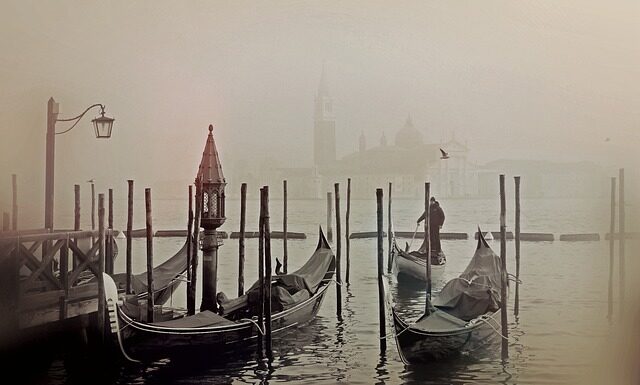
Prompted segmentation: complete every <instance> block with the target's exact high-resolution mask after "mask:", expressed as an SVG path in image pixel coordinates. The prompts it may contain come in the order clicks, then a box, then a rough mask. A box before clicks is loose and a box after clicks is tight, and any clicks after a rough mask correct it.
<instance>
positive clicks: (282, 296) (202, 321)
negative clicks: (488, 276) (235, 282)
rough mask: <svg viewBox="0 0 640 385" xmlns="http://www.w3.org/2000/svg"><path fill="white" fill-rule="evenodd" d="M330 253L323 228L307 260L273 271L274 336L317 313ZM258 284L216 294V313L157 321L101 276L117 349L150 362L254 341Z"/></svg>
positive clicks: (217, 353)
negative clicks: (229, 295)
mask: <svg viewBox="0 0 640 385" xmlns="http://www.w3.org/2000/svg"><path fill="white" fill-rule="evenodd" d="M334 270H335V257H334V255H333V252H332V251H331V248H330V247H329V244H328V242H327V240H326V239H325V237H324V234H323V233H322V231H321V232H320V235H319V240H318V246H317V248H316V250H315V251H314V253H313V255H312V256H311V257H310V258H309V260H308V261H307V262H306V263H305V264H304V265H303V266H302V267H301V268H300V269H298V270H297V271H295V272H294V273H291V274H286V275H276V276H274V277H273V282H272V308H273V309H274V313H273V314H272V334H273V336H274V338H277V337H278V336H279V335H281V334H282V333H284V332H285V331H287V330H290V329H294V328H296V327H298V326H301V325H304V324H306V323H308V322H309V321H311V320H312V319H313V318H314V317H315V316H316V314H317V313H318V311H319V309H320V306H321V304H322V301H323V298H324V295H325V293H326V291H327V289H328V288H329V286H330V283H331V281H332V280H333V274H334ZM258 289H259V286H258V285H254V286H252V287H251V288H250V289H249V290H248V291H247V293H246V294H245V295H244V296H242V297H239V298H237V299H233V300H227V299H226V296H224V295H222V294H221V293H220V294H219V295H218V302H219V303H220V308H221V314H216V313H213V312H210V311H203V312H200V313H198V314H195V315H193V316H185V315H179V316H174V317H171V318H170V319H166V320H161V321H158V322H153V323H147V322H144V321H143V320H142V317H143V316H144V313H145V312H144V311H140V310H141V309H139V308H137V307H138V306H137V303H136V301H134V304H133V306H132V304H131V303H130V301H127V300H125V301H120V300H119V298H118V292H117V288H116V285H115V282H113V280H112V279H111V278H110V277H109V276H105V296H106V297H107V308H108V309H109V317H110V320H111V325H112V332H113V333H114V334H115V335H116V337H117V341H118V343H119V345H120V348H121V350H122V352H123V354H124V355H125V357H126V358H128V359H130V360H140V361H152V360H156V359H161V358H166V357H168V358H171V357H179V356H183V355H185V354H192V353H196V352H198V351H206V353H207V354H208V355H211V357H212V359H213V358H215V359H220V357H221V356H223V355H224V354H227V353H229V352H230V349H233V351H242V350H246V349H247V348H248V347H251V346H254V345H255V339H256V338H257V336H258V333H263V331H264V327H263V325H259V324H258V321H257V319H258V318H257V316H256V314H257V308H258V306H259V305H260V304H259V302H258V301H259V300H258V297H259V295H258Z"/></svg>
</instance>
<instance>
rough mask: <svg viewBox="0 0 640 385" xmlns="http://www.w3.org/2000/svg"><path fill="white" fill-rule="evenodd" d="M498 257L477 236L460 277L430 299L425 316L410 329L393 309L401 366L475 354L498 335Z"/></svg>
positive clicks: (499, 273)
mask: <svg viewBox="0 0 640 385" xmlns="http://www.w3.org/2000/svg"><path fill="white" fill-rule="evenodd" d="M500 266H501V265H500V257H498V256H497V255H496V254H495V253H494V252H493V250H491V248H490V247H489V245H488V244H487V242H486V241H485V239H484V238H483V237H482V236H481V237H480V238H479V239H478V246H477V248H476V251H475V254H474V255H473V258H472V259H471V261H470V262H469V265H468V266H467V268H466V269H465V270H464V272H463V273H462V274H460V276H459V277H456V278H454V279H452V280H450V281H449V282H447V284H446V285H445V286H444V287H443V289H442V290H441V291H440V292H439V293H438V294H437V295H436V296H434V298H433V299H432V303H431V304H429V311H428V312H425V314H423V315H422V316H421V317H420V318H419V319H418V320H417V321H415V322H414V323H408V322H406V321H405V320H403V319H402V318H401V317H400V315H398V313H397V311H396V309H395V307H394V305H393V304H392V305H391V310H392V314H393V322H394V327H395V337H396V345H397V346H398V351H399V353H400V357H401V358H402V361H403V362H404V363H405V364H409V363H416V362H431V361H438V360H442V359H445V358H448V357H452V356H455V355H457V354H459V353H462V352H465V351H473V350H475V349H477V348H478V347H479V346H481V345H483V344H486V343H488V342H489V341H491V340H493V339H494V337H495V336H496V335H499V331H500V328H501V323H500V287H501V269H500Z"/></svg>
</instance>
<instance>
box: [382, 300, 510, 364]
mask: <svg viewBox="0 0 640 385" xmlns="http://www.w3.org/2000/svg"><path fill="white" fill-rule="evenodd" d="M392 312H393V323H394V327H395V333H396V343H397V345H398V352H399V353H400V358H401V359H402V361H403V362H404V363H405V364H414V363H428V362H434V361H442V360H446V359H447V358H453V357H456V356H458V355H460V354H463V353H467V352H471V351H474V350H476V349H478V348H479V347H481V346H483V345H486V344H489V343H492V342H494V341H495V340H496V337H497V334H496V331H495V330H500V311H499V310H498V311H496V312H493V313H491V314H488V315H487V317H486V318H485V319H484V320H482V321H480V320H478V321H476V322H475V323H473V322H472V323H471V324H470V325H469V326H466V327H463V328H459V329H456V330H448V331H446V332H425V331H422V330H417V329H414V328H412V327H411V326H410V325H408V324H407V323H406V322H405V321H403V320H402V319H401V318H400V317H399V316H398V314H397V313H396V312H395V310H393V309H392Z"/></svg>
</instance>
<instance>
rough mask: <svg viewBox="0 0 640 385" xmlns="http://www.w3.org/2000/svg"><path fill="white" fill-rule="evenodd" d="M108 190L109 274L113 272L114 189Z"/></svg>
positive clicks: (106, 266)
mask: <svg viewBox="0 0 640 385" xmlns="http://www.w3.org/2000/svg"><path fill="white" fill-rule="evenodd" d="M108 192H109V194H108V202H109V206H108V208H109V215H108V220H107V229H108V230H107V243H106V244H105V249H106V259H105V271H106V272H107V274H113V263H114V261H113V189H112V188H110V189H109V190H108Z"/></svg>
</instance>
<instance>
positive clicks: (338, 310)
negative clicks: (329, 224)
mask: <svg viewBox="0 0 640 385" xmlns="http://www.w3.org/2000/svg"><path fill="white" fill-rule="evenodd" d="M333 188H334V191H335V200H336V315H337V316H338V318H340V317H341V316H342V274H341V265H342V263H341V262H342V261H341V258H340V257H341V256H340V253H341V246H342V245H341V242H342V239H341V238H340V183H334V184H333Z"/></svg>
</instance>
